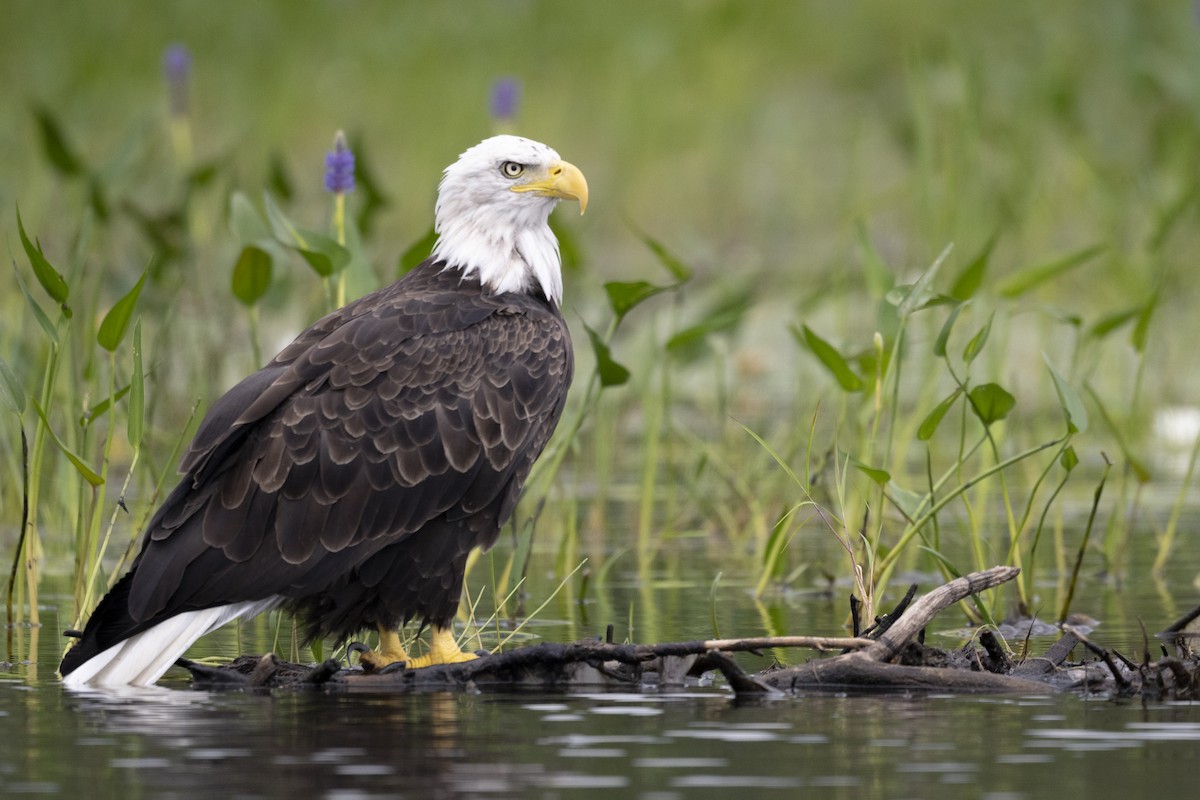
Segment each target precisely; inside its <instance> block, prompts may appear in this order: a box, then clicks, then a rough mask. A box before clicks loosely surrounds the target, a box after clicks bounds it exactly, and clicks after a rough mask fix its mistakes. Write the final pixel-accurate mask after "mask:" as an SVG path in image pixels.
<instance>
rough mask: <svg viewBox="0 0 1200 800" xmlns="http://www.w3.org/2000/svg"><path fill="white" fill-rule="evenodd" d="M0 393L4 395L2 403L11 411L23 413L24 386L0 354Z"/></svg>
mask: <svg viewBox="0 0 1200 800" xmlns="http://www.w3.org/2000/svg"><path fill="white" fill-rule="evenodd" d="M0 389H2V390H3V391H0V395H3V396H4V403H5V405H7V406H8V407H9V408H11V409H12V410H13V413H15V414H17V415H20V414H24V413H25V387H24V386H22V385H21V382H20V381H19V380H17V375H16V373H15V372H13V371H12V367H10V366H9V365H8V362H7V361H5V360H4V357H3V356H0Z"/></svg>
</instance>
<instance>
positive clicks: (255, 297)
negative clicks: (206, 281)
mask: <svg viewBox="0 0 1200 800" xmlns="http://www.w3.org/2000/svg"><path fill="white" fill-rule="evenodd" d="M270 287H271V254H270V253H268V252H267V251H266V250H263V249H262V248H261V247H256V246H255V245H252V244H248V245H246V246H245V247H243V248H242V252H241V254H240V255H238V260H237V263H236V264H234V265H233V275H232V276H231V277H230V289H231V290H232V291H233V296H234V297H236V298H237V299H238V300H239V301H241V303H242V305H244V306H252V305H254V304H255V303H257V302H258V301H259V300H261V299H262V296H263V295H264V294H266V293H267V289H269V288H270Z"/></svg>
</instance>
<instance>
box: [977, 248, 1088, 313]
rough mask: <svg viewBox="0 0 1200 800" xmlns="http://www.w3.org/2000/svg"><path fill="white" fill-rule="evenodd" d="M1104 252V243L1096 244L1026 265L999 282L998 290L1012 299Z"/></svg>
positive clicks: (1001, 294) (1002, 295) (1003, 295)
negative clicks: (1030, 265) (1043, 261)
mask: <svg viewBox="0 0 1200 800" xmlns="http://www.w3.org/2000/svg"><path fill="white" fill-rule="evenodd" d="M1102 252H1104V245H1099V244H1096V245H1092V246H1091V247H1085V248H1083V249H1082V250H1076V251H1075V252H1074V253H1070V254H1068V255H1065V256H1063V257H1062V258H1056V259H1055V260H1053V261H1049V262H1047V263H1045V264H1036V265H1034V266H1032V267H1024V268H1023V269H1019V270H1017V271H1016V272H1013V273H1012V274H1010V275H1008V276H1007V277H1005V278H1003V279H1002V280H1001V281H1000V282H999V283H997V284H996V291H997V292H998V293H999V294H1000V296H1001V297H1007V298H1009V299H1010V300H1011V299H1015V298H1017V297H1020V296H1022V295H1024V294H1028V293H1029V292H1031V291H1033V290H1034V289H1036V288H1037V287H1039V286H1041V285H1042V284H1043V283H1046V282H1048V281H1051V280H1053V279H1054V278H1057V277H1059V276H1060V275H1064V274H1065V273H1067V272H1070V271H1071V270H1073V269H1075V268H1076V267H1079V266H1082V265H1083V264H1086V263H1087V262H1088V261H1091V260H1092V259H1093V258H1095V257H1096V256H1098V255H1099V254H1100V253H1102Z"/></svg>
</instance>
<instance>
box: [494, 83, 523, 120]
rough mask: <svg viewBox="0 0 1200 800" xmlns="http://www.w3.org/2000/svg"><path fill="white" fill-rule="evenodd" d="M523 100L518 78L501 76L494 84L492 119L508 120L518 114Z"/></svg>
mask: <svg viewBox="0 0 1200 800" xmlns="http://www.w3.org/2000/svg"><path fill="white" fill-rule="evenodd" d="M520 100H521V82H520V81H519V80H517V79H516V78H500V79H499V80H498V81H496V82H495V83H493V84H492V104H491V105H492V119H494V120H496V121H498V122H507V121H509V120H511V119H512V118H513V117H515V116H516V115H517V103H518V102H520Z"/></svg>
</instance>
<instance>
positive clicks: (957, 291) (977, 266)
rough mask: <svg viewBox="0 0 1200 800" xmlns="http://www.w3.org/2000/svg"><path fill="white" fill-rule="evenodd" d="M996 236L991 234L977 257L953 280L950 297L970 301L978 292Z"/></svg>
mask: <svg viewBox="0 0 1200 800" xmlns="http://www.w3.org/2000/svg"><path fill="white" fill-rule="evenodd" d="M997 236H998V234H994V233H993V234H992V238H990V239H988V240H987V244H985V245H984V246H983V250H981V251H980V252H979V255H977V256H975V257H974V258H973V259H971V261H970V263H968V264H967V265H966V266H965V267H963V269H962V271H961V272H959V273H958V277H957V278H955V279H954V285H952V286H951V287H950V295H951V296H952V297H956V298H958V299H959V300H970V299H971V298H972V297H974V296H975V293H976V292H978V291H979V287H980V286H982V285H983V276H984V274H986V273H987V267H988V261H990V260H991V257H992V248H994V247H995V246H996V238H997Z"/></svg>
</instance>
